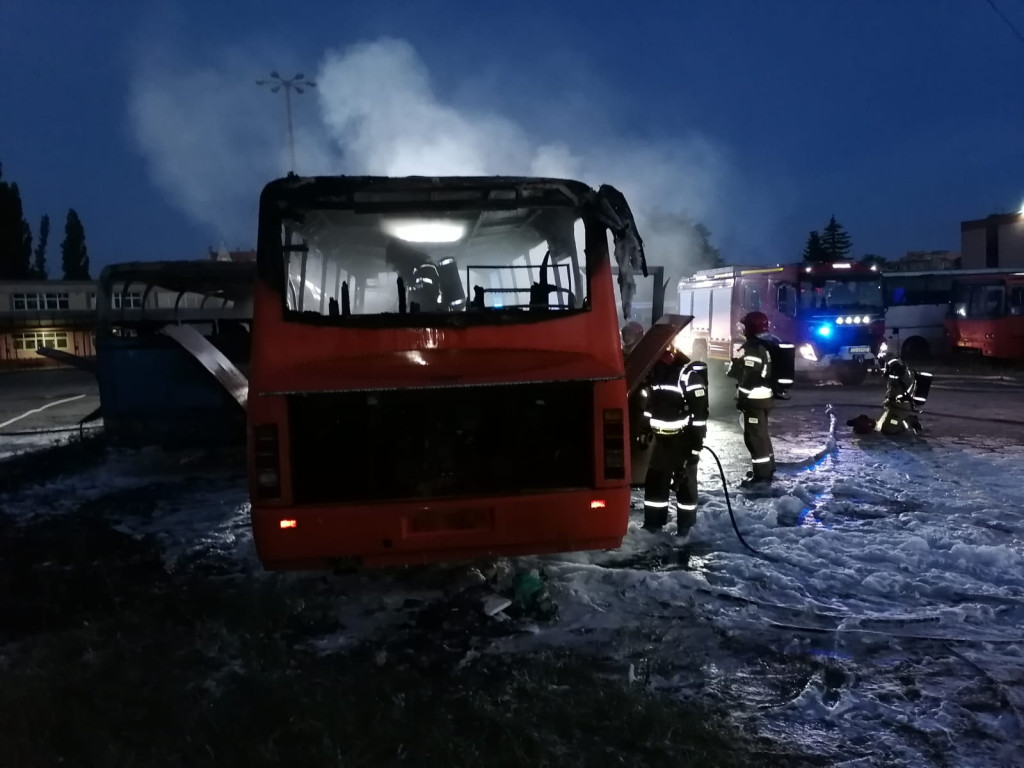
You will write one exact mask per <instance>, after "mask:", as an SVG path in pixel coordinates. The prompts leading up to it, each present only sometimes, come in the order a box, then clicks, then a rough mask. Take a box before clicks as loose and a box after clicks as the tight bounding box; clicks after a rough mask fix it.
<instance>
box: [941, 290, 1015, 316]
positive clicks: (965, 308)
mask: <svg viewBox="0 0 1024 768" xmlns="http://www.w3.org/2000/svg"><path fill="white" fill-rule="evenodd" d="M1005 298H1006V286H1004V285H1002V284H994V285H993V284H987V285H986V284H973V285H972V284H963V283H961V284H959V285H957V287H956V290H955V291H954V293H953V304H952V313H953V315H955V316H956V317H962V318H967V319H971V320H992V319H995V318H999V317H1002V316H1003V314H1004V312H1005V306H1004V305H1005Z"/></svg>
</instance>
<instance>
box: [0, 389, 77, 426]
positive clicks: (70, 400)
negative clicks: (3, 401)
mask: <svg viewBox="0 0 1024 768" xmlns="http://www.w3.org/2000/svg"><path fill="white" fill-rule="evenodd" d="M83 397H85V395H75V396H74V397H65V398H64V399H63V400H54V401H53V402H52V403H47V404H46V405H42V406H40V407H38V408H33V409H32V410H31V411H25V412H24V413H23V414H21V416H15V417H14V418H13V419H8V420H7V421H5V422H3V423H2V424H0V429H3V428H4V427H9V426H10V425H11V424H13V423H14V422H16V421H21V420H22V419H24V418H27V417H29V416H31V415H32V414H34V413H39V412H40V411H45V410H46V409H47V408H53V406H55V405H63V404H64V403H73V402H74V401H75V400H81V399H82V398H83Z"/></svg>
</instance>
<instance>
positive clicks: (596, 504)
mask: <svg viewBox="0 0 1024 768" xmlns="http://www.w3.org/2000/svg"><path fill="white" fill-rule="evenodd" d="M604 506H605V504H604V499H594V500H592V501H591V502H590V508H591V509H604Z"/></svg>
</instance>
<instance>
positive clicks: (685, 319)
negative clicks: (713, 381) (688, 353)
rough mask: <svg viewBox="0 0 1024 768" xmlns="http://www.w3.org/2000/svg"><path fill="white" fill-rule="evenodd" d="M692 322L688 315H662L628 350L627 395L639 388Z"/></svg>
mask: <svg viewBox="0 0 1024 768" xmlns="http://www.w3.org/2000/svg"><path fill="white" fill-rule="evenodd" d="M692 320H693V317H692V316H690V315H662V316H661V318H659V320H658V322H657V323H656V324H655V325H654V326H652V327H651V329H650V330H649V331H648V332H647V333H646V334H644V337H643V338H642V339H640V343H638V344H637V345H636V346H635V347H633V349H631V350H630V352H629V354H628V355H626V390H627V392H628V393H629V394H633V393H634V392H635V391H636V390H637V389H639V388H640V385H641V384H643V382H644V379H645V378H647V374H648V373H649V372H650V370H651V368H653V367H654V364H655V363H656V362H657V361H658V358H659V357H661V355H662V353H663V352H664V351H665V349H666V347H668V345H669V344H671V343H672V339H674V338H675V337H676V334H678V333H679V332H680V331H681V330H683V328H685V327H686V326H687V325H689V324H690V321H692Z"/></svg>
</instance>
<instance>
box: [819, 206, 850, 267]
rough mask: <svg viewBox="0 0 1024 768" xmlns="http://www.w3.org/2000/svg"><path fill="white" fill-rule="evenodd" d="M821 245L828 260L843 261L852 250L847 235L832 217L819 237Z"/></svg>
mask: <svg viewBox="0 0 1024 768" xmlns="http://www.w3.org/2000/svg"><path fill="white" fill-rule="evenodd" d="M821 244H822V246H824V248H825V253H826V257H827V258H829V259H845V258H848V257H849V255H850V251H851V250H853V243H852V242H850V235H849V233H848V232H847V231H846V230H845V229H843V225H842V224H840V223H839V222H837V221H836V217H835V216H834V215H833V216H832V218H830V219H829V220H828V224H826V225H825V230H824V232H822V235H821Z"/></svg>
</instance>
